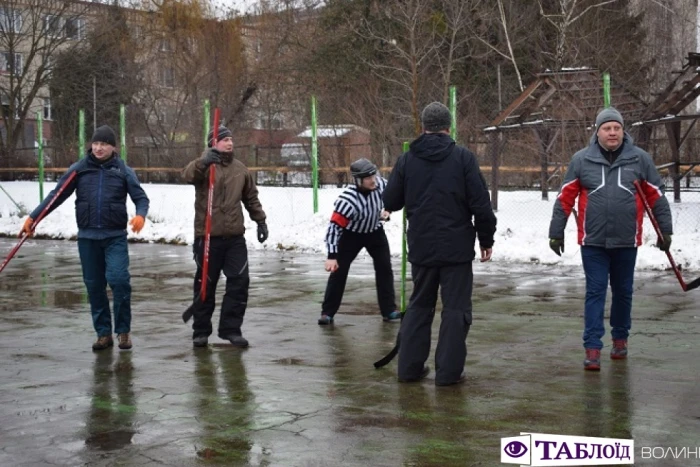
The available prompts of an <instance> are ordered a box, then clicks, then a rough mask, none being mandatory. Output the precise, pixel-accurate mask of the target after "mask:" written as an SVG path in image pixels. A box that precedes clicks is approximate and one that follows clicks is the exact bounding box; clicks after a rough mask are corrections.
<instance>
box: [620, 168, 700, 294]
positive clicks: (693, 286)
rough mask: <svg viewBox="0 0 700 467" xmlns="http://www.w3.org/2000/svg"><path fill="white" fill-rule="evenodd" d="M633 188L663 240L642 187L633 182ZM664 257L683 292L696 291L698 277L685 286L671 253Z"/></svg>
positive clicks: (698, 281) (699, 285) (699, 281)
mask: <svg viewBox="0 0 700 467" xmlns="http://www.w3.org/2000/svg"><path fill="white" fill-rule="evenodd" d="M634 187H635V188H636V189H637V193H639V197H640V198H642V202H643V203H644V210H645V211H646V212H647V215H648V216H649V220H650V221H651V224H652V225H653V226H654V230H655V231H656V235H658V236H659V240H663V238H664V235H663V233H662V232H661V227H659V223H658V221H657V220H656V217H655V216H654V213H653V212H652V211H651V206H649V201H647V197H646V195H645V194H644V190H642V186H641V185H640V184H639V180H635V181H634ZM666 256H667V257H668V261H669V262H670V263H671V268H673V272H674V273H675V274H676V277H677V278H678V282H680V284H681V288H682V289H683V291H684V292H688V291H690V290H693V289H697V288H698V287H700V277H698V278H697V279H695V280H693V281H692V282H690V283H689V284H686V283H685V281H684V280H683V276H682V275H681V270H680V269H679V268H678V266H676V262H675V261H674V260H673V256H671V252H670V251H667V252H666Z"/></svg>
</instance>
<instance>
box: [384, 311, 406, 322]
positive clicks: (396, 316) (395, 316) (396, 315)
mask: <svg viewBox="0 0 700 467" xmlns="http://www.w3.org/2000/svg"><path fill="white" fill-rule="evenodd" d="M382 319H383V320H384V322H385V323H400V322H401V312H400V311H398V310H396V311H392V312H391V313H389V315H388V316H382Z"/></svg>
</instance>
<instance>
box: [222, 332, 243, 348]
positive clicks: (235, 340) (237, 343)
mask: <svg viewBox="0 0 700 467" xmlns="http://www.w3.org/2000/svg"><path fill="white" fill-rule="evenodd" d="M220 337H221V338H222V339H226V340H228V341H229V342H231V345H232V346H234V347H241V348H245V347H248V340H247V339H246V338H245V337H243V336H238V335H230V336H220Z"/></svg>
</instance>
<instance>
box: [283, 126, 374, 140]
mask: <svg viewBox="0 0 700 467" xmlns="http://www.w3.org/2000/svg"><path fill="white" fill-rule="evenodd" d="M351 131H359V132H362V133H369V131H368V130H367V129H365V128H362V127H359V126H357V125H319V126H317V127H316V136H317V137H318V138H338V137H340V136H345V135H346V134H348V133H350V132H351ZM297 138H311V127H309V126H307V127H306V129H305V130H304V131H302V132H301V133H299V134H298V135H297Z"/></svg>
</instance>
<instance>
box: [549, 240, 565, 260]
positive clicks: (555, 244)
mask: <svg viewBox="0 0 700 467" xmlns="http://www.w3.org/2000/svg"><path fill="white" fill-rule="evenodd" d="M549 248H551V249H552V251H553V252H555V253H556V254H557V256H561V254H562V253H564V239H563V238H550V239H549Z"/></svg>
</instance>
